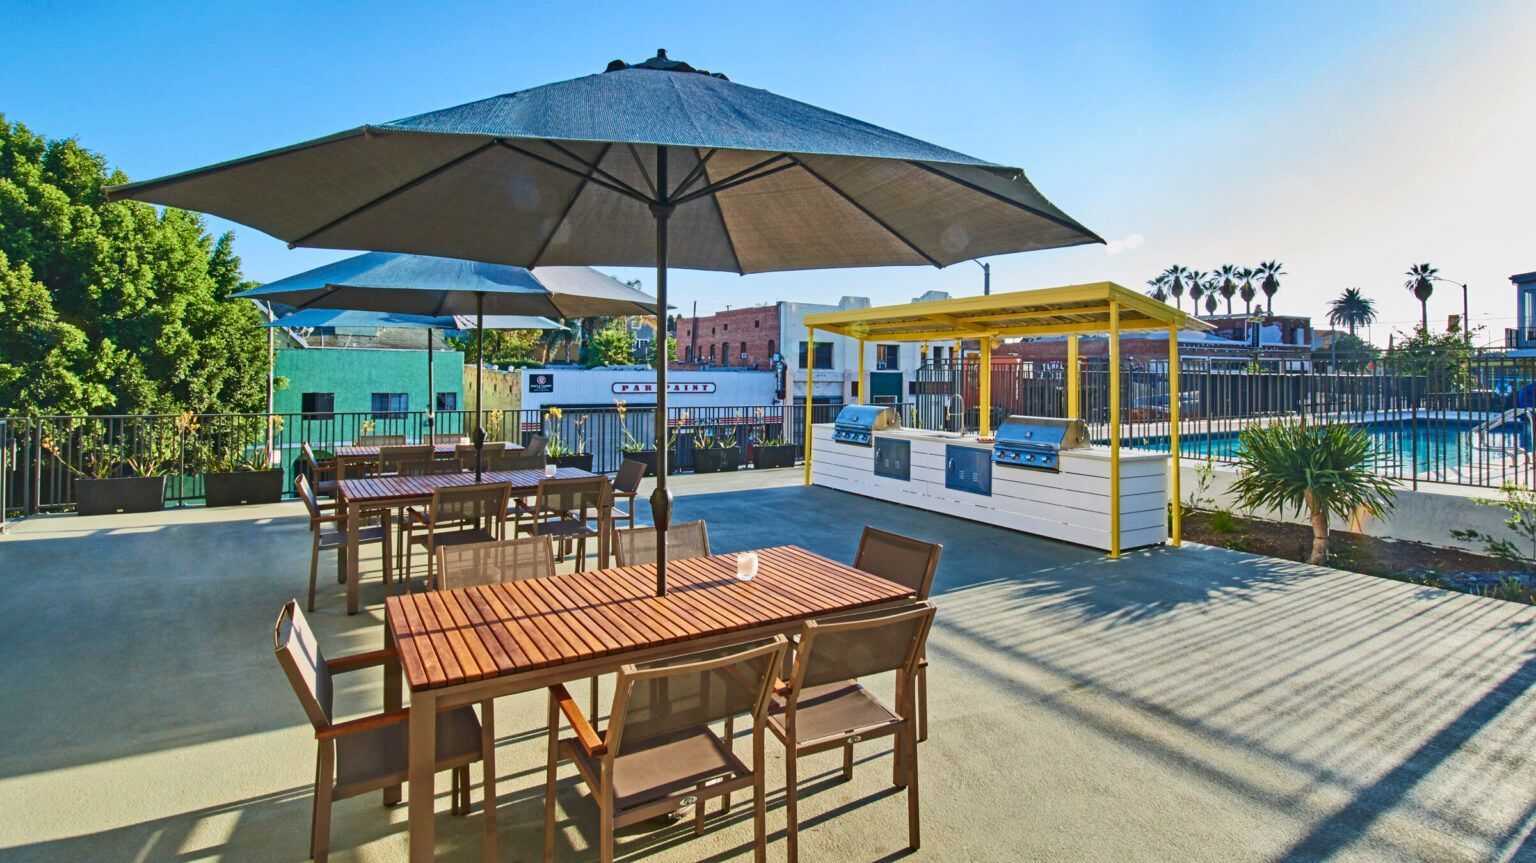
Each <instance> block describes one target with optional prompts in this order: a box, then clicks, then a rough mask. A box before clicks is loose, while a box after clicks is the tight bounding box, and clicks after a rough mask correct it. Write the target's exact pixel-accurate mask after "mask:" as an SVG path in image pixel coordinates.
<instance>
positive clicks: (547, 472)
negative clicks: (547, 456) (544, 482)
mask: <svg viewBox="0 0 1536 863" xmlns="http://www.w3.org/2000/svg"><path fill="white" fill-rule="evenodd" d="M557 470H559V467H558V466H556V465H552V464H547V465H544V476H546V477H548V478H549V479H554V478H555V471H557Z"/></svg>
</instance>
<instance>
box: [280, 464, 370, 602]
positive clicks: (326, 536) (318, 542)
mask: <svg viewBox="0 0 1536 863" xmlns="http://www.w3.org/2000/svg"><path fill="white" fill-rule="evenodd" d="M293 488H294V492H295V493H296V494H298V496H299V500H302V501H304V508H305V509H306V510H308V512H309V533H310V545H309V601H308V602H307V603H306V604H305V606H304V608H305V610H307V611H314V610H315V578H316V575H317V573H318V572H319V568H320V552H322V551H331V550H335V551H336V552H337V567H336V568H337V569H338V570H340V569H341V553H340V550H341V549H343V548H345V547H346V544H347V515H346V513H325V512H322V511H321V510H320V504H319V503H318V502H316V501H315V493H314V492H313V491H312V490H310V487H309V480H308V479H307V478H305V476H304V475H303V474H299V475H298V476H297V477H294V480H293ZM367 514H368V513H365V515H367ZM374 514H375V515H377V514H380V513H374ZM326 525H334V526H335V527H334V528H330V529H328V528H327V527H326ZM373 543H380V544H382V545H383V546H384V548H383V554H382V555H381V558H382V560H383V562H384V584H385V585H389V584H390V583H391V582H392V581H393V570H392V569H391V568H390V560H389V551H390V544H389V522H388V521H387V520H386V521H384V522H383V523H382V524H377V525H369V526H367V527H363V528H360V529H359V530H358V544H359V545H372V544H373ZM338 576H340V577H342V578H344V576H342V574H341V573H339V572H338Z"/></svg>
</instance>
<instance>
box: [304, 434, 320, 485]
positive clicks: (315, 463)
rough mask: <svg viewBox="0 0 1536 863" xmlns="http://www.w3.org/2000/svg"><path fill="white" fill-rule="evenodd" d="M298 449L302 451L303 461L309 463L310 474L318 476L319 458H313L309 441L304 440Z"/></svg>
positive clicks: (313, 454) (313, 452)
mask: <svg viewBox="0 0 1536 863" xmlns="http://www.w3.org/2000/svg"><path fill="white" fill-rule="evenodd" d="M299 449H300V450H301V451H302V452H303V453H304V463H305V464H307V465H309V473H310V476H314V477H318V476H320V460H319V459H317V458H315V451H314V449H312V448H311V447H310V445H309V441H305V442H304V443H303V445H301V446H300V447H299Z"/></svg>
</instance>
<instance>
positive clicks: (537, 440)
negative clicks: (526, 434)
mask: <svg viewBox="0 0 1536 863" xmlns="http://www.w3.org/2000/svg"><path fill="white" fill-rule="evenodd" d="M547 446H549V438H547V437H545V436H543V435H541V434H536V435H534V436H533V437H530V438H528V443H527V445H526V446H524V447H523V452H526V453H528V454H529V455H543V454H544V448H545V447H547Z"/></svg>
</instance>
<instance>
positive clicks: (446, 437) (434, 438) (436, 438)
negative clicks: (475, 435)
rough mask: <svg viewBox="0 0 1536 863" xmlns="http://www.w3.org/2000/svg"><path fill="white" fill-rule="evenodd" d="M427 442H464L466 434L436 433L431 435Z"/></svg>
mask: <svg viewBox="0 0 1536 863" xmlns="http://www.w3.org/2000/svg"><path fill="white" fill-rule="evenodd" d="M427 442H428V443H433V444H439V443H464V435H462V434H434V435H430V436H429V440H428V441H427Z"/></svg>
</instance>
